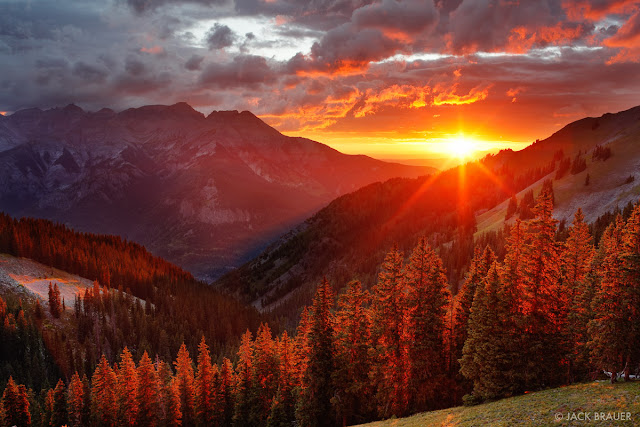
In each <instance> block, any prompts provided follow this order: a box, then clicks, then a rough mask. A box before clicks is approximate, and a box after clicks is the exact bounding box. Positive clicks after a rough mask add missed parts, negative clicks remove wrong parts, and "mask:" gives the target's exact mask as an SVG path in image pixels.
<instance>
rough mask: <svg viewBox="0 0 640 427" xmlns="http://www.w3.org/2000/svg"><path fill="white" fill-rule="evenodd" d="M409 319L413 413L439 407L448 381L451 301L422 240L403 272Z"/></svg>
mask: <svg viewBox="0 0 640 427" xmlns="http://www.w3.org/2000/svg"><path fill="white" fill-rule="evenodd" d="M405 274H406V286H407V290H408V295H407V309H408V316H409V323H408V325H407V326H408V330H409V334H410V335H409V347H408V357H409V360H410V363H409V362H407V363H405V366H410V369H408V377H409V390H410V395H411V400H412V402H411V409H412V411H424V410H427V409H433V408H435V407H436V406H438V405H441V404H442V403H440V402H442V400H443V396H442V394H443V390H444V389H445V387H444V384H445V381H446V378H447V369H446V356H447V355H446V351H445V330H446V329H447V323H448V322H447V320H446V311H447V306H448V305H449V301H450V294H449V288H448V283H447V277H446V275H445V271H444V268H443V266H442V260H441V259H440V258H439V257H438V256H437V255H436V253H435V252H434V251H433V249H431V247H430V246H429V244H428V243H427V240H426V239H425V238H424V237H423V238H421V239H420V241H419V243H418V245H417V246H416V248H415V249H414V250H413V253H412V254H411V258H410V260H409V264H408V265H407V269H406V273H405Z"/></svg>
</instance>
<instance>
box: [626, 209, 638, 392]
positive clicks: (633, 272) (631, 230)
mask: <svg viewBox="0 0 640 427" xmlns="http://www.w3.org/2000/svg"><path fill="white" fill-rule="evenodd" d="M622 261H623V263H624V276H625V279H626V283H627V286H626V287H625V300H626V302H627V305H628V310H629V313H630V315H629V318H628V319H627V322H628V335H627V354H626V355H624V356H623V357H624V358H625V366H624V375H625V380H627V381H628V380H629V372H630V369H631V367H632V366H640V348H639V346H638V345H637V343H638V342H640V203H638V204H637V205H636V206H635V208H634V209H633V212H632V213H631V216H630V217H629V219H628V220H627V224H626V227H625V232H624V237H623V252H622Z"/></svg>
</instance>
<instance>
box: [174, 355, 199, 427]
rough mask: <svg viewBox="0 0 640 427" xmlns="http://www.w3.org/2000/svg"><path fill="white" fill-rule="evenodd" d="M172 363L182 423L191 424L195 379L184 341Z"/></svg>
mask: <svg viewBox="0 0 640 427" xmlns="http://www.w3.org/2000/svg"><path fill="white" fill-rule="evenodd" d="M174 365H175V367H176V378H175V382H176V387H177V389H178V396H179V399H180V410H181V412H182V424H183V425H185V426H187V425H193V423H194V419H195V418H194V417H195V401H194V399H195V385H194V384H195V379H194V375H193V362H192V361H191V358H190V357H189V351H188V350H187V347H186V346H185V345H184V343H183V344H182V345H181V346H180V350H179V351H178V357H177V359H176V361H175V362H174Z"/></svg>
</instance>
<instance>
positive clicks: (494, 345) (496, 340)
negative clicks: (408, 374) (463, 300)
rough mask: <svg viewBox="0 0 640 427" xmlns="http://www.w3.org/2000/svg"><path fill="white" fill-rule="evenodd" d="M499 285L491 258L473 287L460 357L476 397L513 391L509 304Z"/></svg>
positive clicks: (488, 397) (486, 396) (494, 264)
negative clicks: (473, 291)
mask: <svg viewBox="0 0 640 427" xmlns="http://www.w3.org/2000/svg"><path fill="white" fill-rule="evenodd" d="M501 289H502V283H501V279H500V274H499V268H498V264H497V263H496V262H494V263H493V264H492V265H491V267H490V269H489V271H488V273H487V275H486V277H485V278H484V279H483V280H482V282H481V283H479V284H478V285H477V287H476V294H475V296H474V299H473V305H472V307H471V315H470V318H469V338H468V339H467V341H466V342H465V345H464V349H463V356H462V359H461V360H460V366H461V372H462V374H463V375H464V376H465V377H466V378H468V379H470V380H471V381H473V396H474V397H475V398H476V399H494V398H498V397H504V396H507V395H509V394H511V393H512V391H513V384H512V379H511V378H510V369H511V367H512V366H511V364H512V362H513V358H512V357H511V355H512V352H511V348H512V347H511V333H510V331H509V330H508V329H507V328H506V326H507V325H506V324H505V319H506V318H507V316H508V315H509V309H510V308H509V306H508V304H507V301H506V300H505V299H503V297H504V295H505V294H504V293H503V292H501Z"/></svg>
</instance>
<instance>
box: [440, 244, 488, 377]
mask: <svg viewBox="0 0 640 427" xmlns="http://www.w3.org/2000/svg"><path fill="white" fill-rule="evenodd" d="M495 259H496V256H495V254H494V253H493V251H492V250H491V248H490V247H489V246H486V247H485V249H484V252H483V251H482V250H481V249H480V247H478V246H476V248H475V254H474V257H473V259H472V260H471V265H470V266H469V273H468V274H467V277H466V279H465V281H464V283H463V284H462V288H461V289H460V291H459V292H458V294H457V295H456V304H455V317H454V324H453V336H454V343H453V354H452V356H451V357H452V359H453V360H452V363H453V370H454V372H458V371H459V369H460V364H459V362H458V359H460V358H461V357H462V349H463V348H464V343H465V341H466V340H467V336H468V334H467V328H468V323H469V316H470V314H471V306H472V304H473V298H474V296H475V293H476V288H477V287H478V284H480V283H482V281H483V280H484V278H485V277H486V276H487V272H488V271H489V267H491V265H492V264H493V262H494V261H495Z"/></svg>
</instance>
